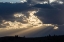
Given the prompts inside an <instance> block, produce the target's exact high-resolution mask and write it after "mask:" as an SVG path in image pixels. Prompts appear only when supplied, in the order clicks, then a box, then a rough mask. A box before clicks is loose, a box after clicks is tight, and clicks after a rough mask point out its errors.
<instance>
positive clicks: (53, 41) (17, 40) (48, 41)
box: [0, 35, 64, 42]
mask: <svg viewBox="0 0 64 42" xmlns="http://www.w3.org/2000/svg"><path fill="white" fill-rule="evenodd" d="M0 42H64V35H59V36H56V35H54V36H50V35H49V36H45V37H35V38H26V37H18V36H17V35H16V36H5V37H0Z"/></svg>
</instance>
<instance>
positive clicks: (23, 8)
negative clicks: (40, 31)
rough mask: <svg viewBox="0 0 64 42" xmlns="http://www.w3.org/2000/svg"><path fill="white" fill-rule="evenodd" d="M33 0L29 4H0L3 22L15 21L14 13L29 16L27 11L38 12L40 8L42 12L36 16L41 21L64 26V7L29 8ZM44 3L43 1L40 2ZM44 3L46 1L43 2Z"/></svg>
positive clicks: (48, 5) (38, 6) (38, 5)
mask: <svg viewBox="0 0 64 42" xmlns="http://www.w3.org/2000/svg"><path fill="white" fill-rule="evenodd" d="M31 1H32V0H29V1H28V2H27V3H16V4H9V3H5V4H4V3H0V16H1V19H0V21H1V20H7V21H15V18H14V17H13V14H14V13H17V12H18V13H20V12H22V13H23V14H25V15H27V14H28V13H27V11H30V10H37V9H39V8H40V11H39V12H38V13H37V14H36V16H38V17H39V18H40V19H41V21H43V22H44V23H46V24H50V23H51V24H64V19H63V18H64V8H63V7H64V5H54V6H53V5H50V4H47V5H46V4H45V5H40V4H37V5H34V6H29V5H28V3H29V2H31ZM40 1H42V0H40ZM43 1H44V0H43Z"/></svg>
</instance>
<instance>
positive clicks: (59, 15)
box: [37, 5, 64, 24]
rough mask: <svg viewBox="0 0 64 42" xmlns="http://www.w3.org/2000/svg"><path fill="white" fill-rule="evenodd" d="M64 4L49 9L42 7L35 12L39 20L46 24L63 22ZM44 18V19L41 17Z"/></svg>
mask: <svg viewBox="0 0 64 42" xmlns="http://www.w3.org/2000/svg"><path fill="white" fill-rule="evenodd" d="M63 7H64V5H56V6H53V8H51V9H49V8H48V9H45V8H44V9H43V8H41V10H40V11H39V12H38V13H37V16H39V17H41V20H42V21H43V22H44V23H46V24H49V23H51V24H64V19H63V18H64V8H63ZM42 18H44V19H42Z"/></svg>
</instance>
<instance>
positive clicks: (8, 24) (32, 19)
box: [1, 11, 43, 29]
mask: <svg viewBox="0 0 64 42" xmlns="http://www.w3.org/2000/svg"><path fill="white" fill-rule="evenodd" d="M37 12H38V11H28V14H29V17H28V18H27V16H25V15H24V14H22V13H21V14H19V13H17V14H14V15H13V16H14V17H15V18H18V19H19V18H22V20H23V21H24V22H26V23H22V22H18V21H16V20H15V21H14V22H12V21H6V20H3V21H2V22H3V23H2V24H1V25H2V26H5V28H8V29H9V28H10V29H11V28H14V29H16V28H29V27H39V26H42V24H43V23H42V22H41V21H40V20H39V19H38V17H37V16H35V15H34V14H35V13H37ZM36 21H37V22H36Z"/></svg>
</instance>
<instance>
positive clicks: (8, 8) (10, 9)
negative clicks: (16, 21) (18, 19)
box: [0, 3, 29, 19]
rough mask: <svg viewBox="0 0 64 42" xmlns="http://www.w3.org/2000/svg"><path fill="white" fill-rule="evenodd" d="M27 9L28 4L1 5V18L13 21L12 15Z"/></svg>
mask: <svg viewBox="0 0 64 42" xmlns="http://www.w3.org/2000/svg"><path fill="white" fill-rule="evenodd" d="M27 9H29V6H28V5H27V4H26V3H23V4H22V3H16V4H10V3H0V16H1V17H3V19H10V18H12V19H13V17H12V15H13V14H14V13H17V12H21V11H24V10H27ZM9 17H10V18H9Z"/></svg>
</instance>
